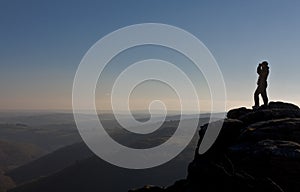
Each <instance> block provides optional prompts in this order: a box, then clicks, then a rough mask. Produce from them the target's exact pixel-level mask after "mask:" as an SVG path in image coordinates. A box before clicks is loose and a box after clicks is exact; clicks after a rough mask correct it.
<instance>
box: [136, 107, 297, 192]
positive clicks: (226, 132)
mask: <svg viewBox="0 0 300 192" xmlns="http://www.w3.org/2000/svg"><path fill="white" fill-rule="evenodd" d="M215 124H218V122H215ZM213 125H214V123H212V126H213ZM207 127H208V125H207V124H206V125H204V126H202V127H201V129H200V131H199V137H200V138H199V142H198V146H199V145H200V143H201V140H202V138H203V136H204V134H205V131H206V129H207ZM299 143H300V109H299V107H298V106H296V105H293V104H290V103H283V102H271V103H270V104H269V105H268V106H267V107H261V108H259V109H256V110H252V109H246V108H238V109H233V110H231V111H229V112H228V113H227V118H226V119H225V120H224V124H223V127H222V130H221V132H220V134H219V136H218V138H217V140H216V142H215V143H214V145H213V146H212V147H211V148H210V149H209V151H207V152H206V153H205V154H204V155H199V154H198V153H195V157H194V160H193V162H191V163H190V164H189V166H188V176H187V178H186V179H183V180H180V181H177V182H175V183H174V184H173V185H172V186H169V187H166V188H158V187H155V188H153V187H148V188H147V189H146V188H143V189H139V190H132V191H136V192H137V191H149V192H154V191H166V192H193V191H203V192H206V191H210V192H219V191H231V192H240V191H246V192H260V191H261V192H265V191H268V192H277V191H278V192H283V191H284V192H298V191H299V187H300V144H299Z"/></svg>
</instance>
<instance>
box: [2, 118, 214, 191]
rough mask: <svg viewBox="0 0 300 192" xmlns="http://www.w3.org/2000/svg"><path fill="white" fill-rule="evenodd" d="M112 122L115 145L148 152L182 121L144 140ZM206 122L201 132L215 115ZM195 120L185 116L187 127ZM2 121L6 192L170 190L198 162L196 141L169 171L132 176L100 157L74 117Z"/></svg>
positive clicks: (169, 121) (169, 122)
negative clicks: (149, 187) (147, 187)
mask: <svg viewBox="0 0 300 192" xmlns="http://www.w3.org/2000/svg"><path fill="white" fill-rule="evenodd" d="M88 117H89V116H88V115H87V120H88ZM112 117H113V115H109V114H105V115H103V116H101V119H104V120H103V121H102V122H103V125H105V128H106V129H107V130H108V132H109V133H110V135H111V136H113V138H114V139H116V140H117V141H118V142H121V143H122V144H124V145H128V146H131V147H135V148H147V147H151V146H155V145H158V144H160V143H163V142H164V141H165V140H166V139H168V138H169V137H170V136H172V134H173V133H174V131H175V130H176V128H177V126H178V121H179V118H180V115H173V116H167V118H166V121H165V123H164V124H163V125H162V127H161V128H159V130H157V131H156V132H154V133H151V134H149V135H148V136H142V137H138V138H135V137H136V135H131V134H126V132H124V130H122V129H120V125H119V124H118V123H117V122H116V120H115V119H113V118H112ZM136 117H137V118H138V119H139V121H145V119H147V117H146V116H145V115H143V114H140V115H136ZM201 117H202V118H201V119H200V122H199V127H200V125H203V124H204V123H205V122H207V121H208V119H209V114H203V115H201ZM124 118H126V117H124ZM189 118H193V115H185V116H184V120H183V121H189V120H188V119H189ZM0 119H1V125H0V126H1V129H0V132H1V134H0V140H1V142H0V146H1V151H0V152H1V153H0V155H1V156H0V157H1V158H0V167H1V170H2V174H1V179H0V182H1V183H0V186H1V187H2V188H1V191H6V190H7V189H12V188H14V189H13V190H10V191H84V190H96V189H97V190H105V191H127V190H128V189H130V188H134V187H136V186H140V187H142V186H144V185H147V184H149V182H150V183H151V184H153V185H164V186H166V185H170V184H171V183H172V181H173V180H176V179H180V178H182V177H185V176H186V166H187V165H188V163H189V162H190V161H191V160H192V158H193V154H194V150H195V147H196V142H197V137H194V139H193V141H192V142H191V143H190V145H189V147H187V148H186V149H185V150H184V151H183V153H181V154H180V155H179V156H178V157H176V158H175V159H173V160H172V161H170V162H168V163H167V164H165V165H162V166H160V167H157V168H153V169H148V170H128V169H124V168H119V167H116V166H113V165H111V164H109V163H107V162H105V161H103V160H101V159H100V158H98V157H97V156H95V155H94V154H93V153H92V152H91V151H90V149H89V148H88V147H87V146H86V144H84V143H83V142H82V140H81V137H80V136H79V133H78V131H77V128H76V125H75V122H74V119H73V116H72V114H65V113H54V114H53V113H51V114H41V115H39V114H35V115H21V116H18V115H17V116H12V115H3V114H2V116H1V118H0ZM100 180H101V182H100V183H101V184H99V181H100ZM111 181H114V182H116V183H118V185H113V184H112V182H111ZM84 183H85V184H84Z"/></svg>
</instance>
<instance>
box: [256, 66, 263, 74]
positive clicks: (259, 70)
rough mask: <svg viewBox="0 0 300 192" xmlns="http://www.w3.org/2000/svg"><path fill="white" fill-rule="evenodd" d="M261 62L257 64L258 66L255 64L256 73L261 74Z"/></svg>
mask: <svg viewBox="0 0 300 192" xmlns="http://www.w3.org/2000/svg"><path fill="white" fill-rule="evenodd" d="M261 70H262V69H261V64H259V65H258V66H257V69H256V72H257V74H259V75H260V74H261Z"/></svg>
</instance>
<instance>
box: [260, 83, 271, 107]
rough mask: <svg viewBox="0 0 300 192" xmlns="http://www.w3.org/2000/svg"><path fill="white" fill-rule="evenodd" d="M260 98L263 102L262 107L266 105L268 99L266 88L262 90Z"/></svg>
mask: <svg viewBox="0 0 300 192" xmlns="http://www.w3.org/2000/svg"><path fill="white" fill-rule="evenodd" d="M261 96H262V98H263V100H264V105H268V102H269V99H268V95H267V86H266V87H264V89H263V90H262V92H261Z"/></svg>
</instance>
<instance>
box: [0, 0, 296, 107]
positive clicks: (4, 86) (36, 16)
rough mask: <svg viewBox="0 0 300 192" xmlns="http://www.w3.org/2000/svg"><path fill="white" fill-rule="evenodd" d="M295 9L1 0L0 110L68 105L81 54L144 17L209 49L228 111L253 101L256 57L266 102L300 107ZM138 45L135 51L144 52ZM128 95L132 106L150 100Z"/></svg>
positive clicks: (169, 1) (146, 0) (276, 2)
mask: <svg viewBox="0 0 300 192" xmlns="http://www.w3.org/2000/svg"><path fill="white" fill-rule="evenodd" d="M299 10H300V1H297V0H294V1H293V0H291V1H282V0H272V1H271V0H269V1H267V0H265V1H262V0H253V1H238V0H236V1H230V0H229V1H214V0H209V1H196V0H195V1H179V0H163V1H162V0H127V1H121V0H120V1H112V0H109V1H83V0H82V1H55V0H53V1H38V0H36V1H31V0H27V1H20V0H19V1H17V0H2V1H1V3H0V24H1V29H0V67H1V68H0V69H1V70H0V110H6V109H39V110H40V109H52V110H53V109H70V108H71V97H72V95H71V94H72V84H73V78H74V75H75V72H76V69H77V67H78V65H79V63H80V61H81V59H82V57H83V56H84V54H85V53H86V51H87V50H88V49H89V48H90V47H91V46H92V45H93V44H94V43H95V42H96V41H97V40H99V39H100V38H101V37H103V36H104V35H106V34H108V33H110V32H112V31H114V30H117V29H119V28H121V27H125V26H127V25H132V24H138V23H145V22H156V23H165V24H170V25H174V26H177V27H180V28H182V29H184V30H187V31H189V32H190V33H192V34H193V35H195V36H196V37H197V38H199V39H200V40H201V41H202V42H203V43H204V44H205V45H206V46H207V47H208V49H209V50H210V51H211V52H212V54H213V55H214V57H215V58H216V60H217V62H218V64H219V67H220V69H221V71H222V73H223V76H224V80H225V83H226V89H227V97H228V98H227V99H228V100H227V105H228V109H229V108H232V107H236V106H248V107H250V106H251V105H252V104H253V92H254V90H255V88H256V80H257V74H256V66H257V64H258V63H259V62H261V61H263V60H268V61H269V63H270V68H271V69H270V70H271V73H270V77H269V87H268V92H269V98H270V100H283V101H290V102H293V103H296V104H300V99H299V94H300V89H299V82H300V75H299V71H300V65H299V62H300V54H299V53H300V37H299V34H300V20H299V18H300V11H299ZM144 49H145V50H146V51H145V50H144V51H136V52H135V53H140V54H141V55H145V54H147V49H148V48H144ZM151 53H152V54H153V55H157V54H156V53H155V51H152V52H151ZM166 55H167V54H166ZM166 57H167V56H166ZM112 69H114V70H115V71H118V70H120V69H121V67H120V68H118V66H117V65H115V66H114V67H112V68H111V69H110V70H112ZM187 70H188V69H187ZM108 71H109V70H108ZM190 71H191V70H190ZM110 75H111V74H110ZM110 75H108V77H110ZM112 76H113V75H112ZM196 77H197V76H194V77H193V78H196ZM108 79H109V78H108ZM202 80H203V79H202V77H201V75H200V76H199V81H202ZM107 82H109V81H107ZM199 85H201V83H200V84H199ZM203 86H204V87H205V85H203ZM154 87H156V88H157V87H159V86H158V85H156V86H154ZM140 88H141V90H147V89H145V88H143V86H141V87H140ZM162 90H163V89H162ZM103 93H104V95H105V94H106V92H105V91H104V92H103ZM168 94H171V93H170V92H169V93H166V94H165V95H164V96H165V97H166V96H167V95H168ZM135 98H136V102H137V103H136V105H135V107H134V108H135V109H142V108H143V106H141V107H140V105H141V103H143V102H144V101H145V100H148V99H149V98H145V99H144V100H143V95H140V94H139V93H136V94H135ZM138 98H140V100H139V101H138ZM172 99H173V96H170V97H169V100H172ZM202 99H203V100H205V99H207V98H206V96H204V98H202ZM99 100H100V101H98V100H97V102H99V103H101V102H103V101H104V100H105V99H104V98H102V97H100V96H99ZM170 103H171V105H172V102H170ZM174 106H175V105H174ZM100 108H101V107H100ZM104 109H105V107H104ZM175 109H176V107H175V108H174V110H175ZM203 110H209V108H208V106H205V107H204V108H203Z"/></svg>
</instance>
